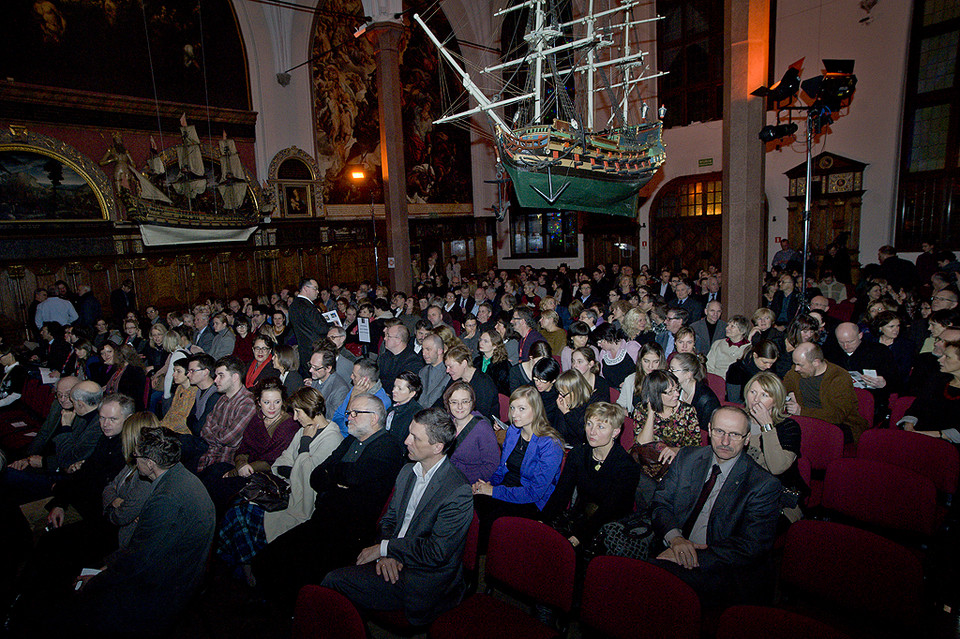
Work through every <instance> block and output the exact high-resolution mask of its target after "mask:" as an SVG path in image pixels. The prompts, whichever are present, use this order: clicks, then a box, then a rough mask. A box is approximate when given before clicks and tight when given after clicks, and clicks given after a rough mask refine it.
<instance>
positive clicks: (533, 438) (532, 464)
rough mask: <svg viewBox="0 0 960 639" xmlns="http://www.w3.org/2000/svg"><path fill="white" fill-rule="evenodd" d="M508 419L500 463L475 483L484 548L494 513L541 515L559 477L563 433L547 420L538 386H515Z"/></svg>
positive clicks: (496, 516)
mask: <svg viewBox="0 0 960 639" xmlns="http://www.w3.org/2000/svg"><path fill="white" fill-rule="evenodd" d="M510 422H511V425H510V426H509V427H508V428H507V434H506V438H505V439H504V442H503V453H502V454H501V455H500V465H499V466H497V469H496V470H495V471H494V472H493V476H492V477H491V478H490V481H489V482H486V481H483V480H482V479H481V480H478V481H477V482H476V483H475V484H474V485H473V494H474V505H475V507H476V510H477V515H478V517H479V518H480V548H481V549H486V543H487V539H488V538H489V536H490V527H491V526H492V525H493V522H494V520H496V519H497V518H498V517H503V516H511V517H527V518H529V519H540V511H541V510H543V507H544V506H546V504H547V501H548V500H549V499H550V495H552V494H553V490H554V488H556V486H557V479H558V478H559V477H560V465H561V463H562V462H563V439H562V438H561V437H560V434H559V433H558V432H557V431H555V430H554V429H553V428H551V426H550V423H549V422H548V421H547V416H546V411H545V410H544V407H543V401H542V400H541V399H540V393H538V392H537V389H536V388H534V387H533V386H521V387H520V388H518V389H517V390H515V391H513V394H512V395H510Z"/></svg>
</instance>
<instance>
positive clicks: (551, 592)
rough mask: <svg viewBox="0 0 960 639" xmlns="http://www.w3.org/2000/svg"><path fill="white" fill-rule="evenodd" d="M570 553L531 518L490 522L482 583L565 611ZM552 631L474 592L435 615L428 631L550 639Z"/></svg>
mask: <svg viewBox="0 0 960 639" xmlns="http://www.w3.org/2000/svg"><path fill="white" fill-rule="evenodd" d="M575 570H576V555H575V553H574V550H573V546H571V545H570V542H569V541H567V539H566V538H565V537H564V536H563V535H561V534H560V533H558V532H557V531H555V530H554V529H552V528H550V527H549V526H547V525H546V524H542V523H540V522H538V521H534V520H532V519H524V518H522V517H501V518H499V519H497V520H496V521H495V522H493V527H492V530H491V532H490V545H489V547H488V550H487V563H486V573H485V574H486V581H487V585H488V586H489V585H493V584H496V585H501V584H502V585H505V586H506V587H507V588H509V589H510V590H511V591H513V592H516V593H518V594H519V595H520V596H522V597H525V598H529V599H532V600H534V601H536V602H538V603H541V604H546V605H548V606H551V607H553V608H556V609H559V610H560V611H561V612H564V613H568V612H570V609H571V607H572V605H573V580H574V572H575ZM556 634H557V632H556V631H555V630H554V629H552V628H550V627H548V626H546V625H544V624H542V623H540V622H539V621H537V620H536V619H534V618H532V617H530V616H528V615H527V614H525V613H524V612H522V611H520V610H519V609H517V608H516V607H514V606H512V605H510V604H507V603H505V602H504V601H502V600H500V599H497V598H495V597H492V596H490V595H487V594H483V593H479V594H476V595H473V596H472V597H470V598H468V599H467V600H465V601H464V602H463V603H462V604H460V605H459V606H458V607H456V608H454V609H453V610H450V611H448V612H446V613H444V614H443V615H441V616H440V617H439V618H438V619H437V620H436V621H435V622H434V623H433V625H432V626H431V627H430V636H431V637H433V638H435V639H441V638H443V637H450V638H451V639H454V638H456V639H471V638H474V637H475V638H476V639H486V638H487V637H499V636H503V637H553V636H556Z"/></svg>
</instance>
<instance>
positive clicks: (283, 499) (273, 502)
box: [240, 472, 290, 513]
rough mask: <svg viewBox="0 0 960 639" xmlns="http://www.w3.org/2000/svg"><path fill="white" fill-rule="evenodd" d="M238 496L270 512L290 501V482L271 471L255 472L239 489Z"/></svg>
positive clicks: (283, 506)
mask: <svg viewBox="0 0 960 639" xmlns="http://www.w3.org/2000/svg"><path fill="white" fill-rule="evenodd" d="M240 496H241V497H243V498H244V499H246V500H247V501H249V502H251V503H254V504H256V505H258V506H260V507H261V508H263V509H264V510H265V511H267V512H268V513H272V512H276V511H278V510H284V509H285V508H286V507H287V504H289V503H290V484H289V483H287V480H285V479H284V478H283V477H277V476H276V475H274V474H273V473H265V472H256V473H254V474H253V475H251V476H250V479H249V480H247V483H246V485H244V487H243V488H241V489H240Z"/></svg>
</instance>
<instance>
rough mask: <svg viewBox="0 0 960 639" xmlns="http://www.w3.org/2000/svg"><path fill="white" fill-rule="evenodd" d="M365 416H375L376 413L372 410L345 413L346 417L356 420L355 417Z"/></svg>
mask: <svg viewBox="0 0 960 639" xmlns="http://www.w3.org/2000/svg"><path fill="white" fill-rule="evenodd" d="M361 414H366V415H375V414H376V413H375V412H374V411H372V410H348V411H347V412H346V415H347V417H351V418H356V416H357V415H361Z"/></svg>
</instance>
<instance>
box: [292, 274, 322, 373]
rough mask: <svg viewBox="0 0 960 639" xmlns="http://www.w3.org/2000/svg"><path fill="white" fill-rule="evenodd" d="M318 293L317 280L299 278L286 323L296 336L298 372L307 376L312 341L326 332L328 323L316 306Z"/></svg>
mask: <svg viewBox="0 0 960 639" xmlns="http://www.w3.org/2000/svg"><path fill="white" fill-rule="evenodd" d="M319 295H320V287H319V286H318V285H317V280H315V279H313V278H311V277H305V278H303V279H302V280H300V290H299V291H298V292H297V296H296V297H295V298H294V300H293V302H291V304H290V312H289V313H287V323H289V324H290V327H291V328H292V329H293V334H294V335H295V336H296V338H297V350H298V351H299V354H300V374H301V375H303V376H304V377H307V375H309V373H310V366H309V362H310V355H311V354H312V353H313V343H314V342H316V341H317V340H318V339H320V338H321V337H323V336H324V335H326V334H327V330H328V329H329V328H330V324H329V323H328V322H327V320H325V319H323V313H321V312H320V309H319V308H317V305H316V300H317V296H319Z"/></svg>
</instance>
